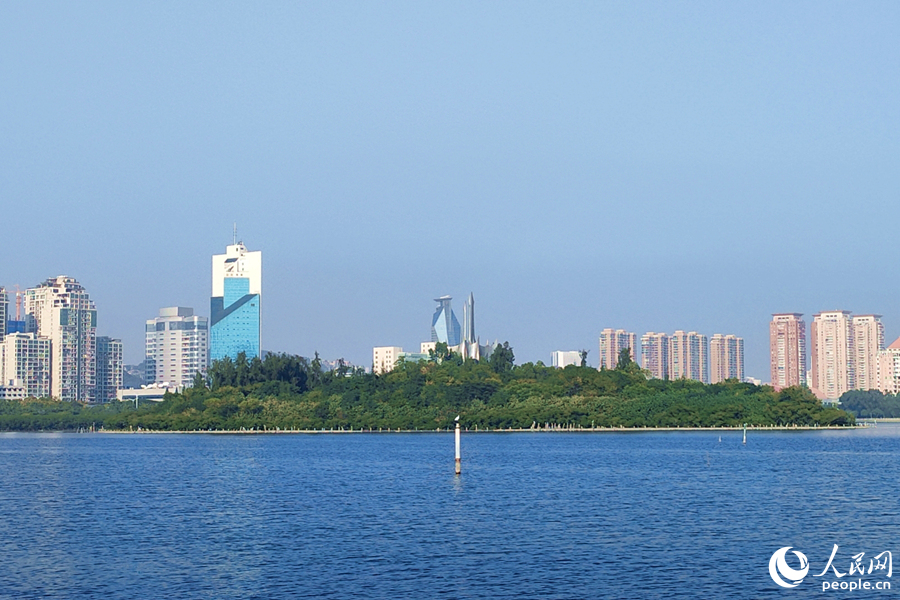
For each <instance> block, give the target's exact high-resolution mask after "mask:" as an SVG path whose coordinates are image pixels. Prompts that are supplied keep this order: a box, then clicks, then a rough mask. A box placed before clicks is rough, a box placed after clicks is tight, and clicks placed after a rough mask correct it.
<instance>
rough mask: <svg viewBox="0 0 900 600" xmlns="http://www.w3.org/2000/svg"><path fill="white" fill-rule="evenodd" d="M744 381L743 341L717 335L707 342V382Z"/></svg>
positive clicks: (734, 337)
mask: <svg viewBox="0 0 900 600" xmlns="http://www.w3.org/2000/svg"><path fill="white" fill-rule="evenodd" d="M726 379H736V380H738V381H743V380H744V339H743V338H739V337H737V336H734V335H722V334H721V333H717V334H715V335H714V336H712V338H710V340H709V382H710V383H719V382H720V381H725V380H726Z"/></svg>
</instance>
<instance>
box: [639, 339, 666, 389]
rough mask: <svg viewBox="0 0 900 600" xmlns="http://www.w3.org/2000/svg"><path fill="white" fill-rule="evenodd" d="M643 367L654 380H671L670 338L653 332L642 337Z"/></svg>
mask: <svg viewBox="0 0 900 600" xmlns="http://www.w3.org/2000/svg"><path fill="white" fill-rule="evenodd" d="M641 366H642V367H643V368H644V369H645V370H647V371H649V372H650V377H653V378H654V379H668V378H669V336H667V335H666V334H665V333H654V332H652V331H648V332H647V333H645V334H644V335H642V336H641Z"/></svg>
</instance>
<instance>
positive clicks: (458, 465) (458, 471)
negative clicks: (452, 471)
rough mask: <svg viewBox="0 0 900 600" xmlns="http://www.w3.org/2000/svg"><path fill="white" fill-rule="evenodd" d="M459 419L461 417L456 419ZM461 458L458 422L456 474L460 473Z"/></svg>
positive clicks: (457, 425) (457, 422) (457, 424)
mask: <svg viewBox="0 0 900 600" xmlns="http://www.w3.org/2000/svg"><path fill="white" fill-rule="evenodd" d="M456 418H457V419H459V417H456ZM460 470H461V469H460V458H459V421H456V474H457V475H459V473H460Z"/></svg>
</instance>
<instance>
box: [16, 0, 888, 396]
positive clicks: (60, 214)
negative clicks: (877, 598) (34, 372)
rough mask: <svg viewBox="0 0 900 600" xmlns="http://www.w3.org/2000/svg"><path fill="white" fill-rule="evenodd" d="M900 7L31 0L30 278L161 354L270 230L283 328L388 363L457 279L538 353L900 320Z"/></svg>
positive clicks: (459, 297)
mask: <svg viewBox="0 0 900 600" xmlns="http://www.w3.org/2000/svg"><path fill="white" fill-rule="evenodd" d="M897 31H900V5H898V4H897V3H888V2H882V3H879V2H867V3H829V2H815V3H812V2H795V3H783V2H757V1H755V2H745V3H740V2H729V3H713V2H710V3H703V2H659V3H653V2H645V3H624V2H623V3H612V2H604V3H578V2H574V3H548V2H534V3H530V2H516V3H482V2H452V3H413V2H410V3H403V2H391V3H358V2H354V3H342V2H318V3H317V2H304V3H222V2H208V3H204V2H191V3H143V4H140V3H123V2H88V3H57V4H53V5H45V4H40V3H5V4H2V5H0V80H2V81H3V88H2V91H0V198H2V207H3V216H4V219H3V221H4V228H3V230H4V233H3V242H4V256H5V260H4V261H3V266H2V269H0V285H5V286H7V287H11V286H13V285H14V284H19V285H20V286H21V287H22V288H25V287H29V286H33V285H35V284H37V283H38V282H40V281H42V280H44V279H46V278H48V277H51V276H56V275H59V274H66V275H69V276H72V277H75V278H77V279H78V280H79V282H81V283H82V284H83V285H84V286H85V287H86V288H87V290H88V291H89V293H90V294H91V296H92V298H93V299H94V300H95V301H96V304H97V308H98V312H99V333H100V334H101V335H111V336H114V337H121V338H122V339H123V341H124V342H125V359H126V362H138V361H140V360H141V358H142V356H143V322H144V320H146V319H149V318H152V317H153V316H155V315H156V313H157V310H158V309H159V308H160V307H163V306H173V305H182V306H192V307H193V308H195V309H196V311H197V312H198V313H200V314H203V315H208V314H209V296H210V291H211V290H210V285H211V283H210V266H211V256H212V255H213V254H217V253H222V252H224V249H225V246H226V245H227V244H229V243H230V242H231V240H232V224H233V223H234V222H237V227H238V237H239V238H240V239H241V240H243V241H244V243H245V244H246V245H247V247H248V248H249V249H250V250H261V251H262V252H263V299H262V311H263V312H262V314H263V317H262V318H263V348H264V349H266V350H275V351H286V352H291V353H299V354H303V355H307V356H309V355H312V354H313V352H315V351H318V352H319V353H320V354H321V355H322V357H323V358H328V359H335V358H338V357H343V358H345V359H347V360H349V361H351V362H353V363H356V364H360V365H365V366H368V365H369V364H370V363H371V350H372V347H373V346H376V345H399V346H403V347H404V348H405V349H407V350H414V351H415V350H418V344H419V342H420V341H423V340H427V339H429V335H430V325H431V315H432V312H433V310H434V306H435V303H434V302H433V301H432V299H433V298H437V297H438V296H441V295H444V294H449V295H451V296H453V298H454V300H453V306H454V310H455V311H456V312H457V315H458V316H459V317H460V318H461V314H462V303H463V300H464V298H465V297H466V295H468V293H469V292H474V294H475V303H476V328H477V329H476V333H477V334H478V335H479V336H480V337H481V338H482V340H483V341H485V340H488V339H489V340H492V341H493V340H494V339H497V340H500V341H504V340H508V341H509V342H510V344H511V345H512V346H513V348H514V350H515V353H516V357H517V360H518V361H519V362H523V361H538V360H542V361H544V362H545V363H549V362H550V353H551V352H552V351H553V350H577V349H581V348H586V349H588V350H590V354H589V362H590V363H591V364H593V365H596V364H597V338H598V335H599V333H600V331H601V330H602V329H603V328H605V327H614V328H624V329H627V330H629V331H634V332H636V333H637V334H638V335H640V334H642V333H644V332H646V331H651V330H652V331H665V332H670V333H671V332H672V331H674V330H676V329H684V330H696V331H699V332H701V333H706V334H708V335H712V334H714V333H733V334H736V335H739V336H742V337H744V338H745V343H746V347H745V352H746V374H747V375H750V376H754V377H758V378H761V379H762V380H764V381H768V379H769V367H768V321H769V318H770V314H771V313H773V312H788V311H789V312H803V313H805V314H806V318H807V322H809V320H810V319H811V315H812V314H813V313H814V312H818V311H821V310H834V309H846V310H851V311H853V312H854V313H873V312H874V313H879V314H883V315H884V323H885V326H886V330H887V338H888V339H887V342H888V343H890V342H891V341H892V340H893V339H894V338H895V337H896V336H897V335H900V306H898V302H897V299H896V298H897V294H896V288H897V281H898V277H897V275H898V273H897V270H898V267H897V264H898V260H897V258H896V256H895V254H896V253H895V251H894V244H893V240H894V238H895V237H896V235H897V233H896V232H897V226H896V224H897V223H898V221H900V202H898V183H900V169H898V168H897V165H898V164H900V137H898V131H900V127H898V126H900V118H898V116H900V115H898V112H900V103H898V102H897V99H898V98H900V89H898V87H900V76H898V75H900V73H898V69H900V62H898V60H897V57H898V56H900V36H898V35H897Z"/></svg>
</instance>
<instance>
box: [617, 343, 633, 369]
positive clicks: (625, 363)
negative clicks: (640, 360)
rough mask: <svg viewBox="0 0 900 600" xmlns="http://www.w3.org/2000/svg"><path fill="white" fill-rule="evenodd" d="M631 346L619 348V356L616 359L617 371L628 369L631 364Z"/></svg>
mask: <svg viewBox="0 0 900 600" xmlns="http://www.w3.org/2000/svg"><path fill="white" fill-rule="evenodd" d="M632 363H634V361H633V360H631V348H622V349H621V350H619V358H618V360H617V361H616V371H627V370H628V368H629V367H630V366H631V364H632Z"/></svg>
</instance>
